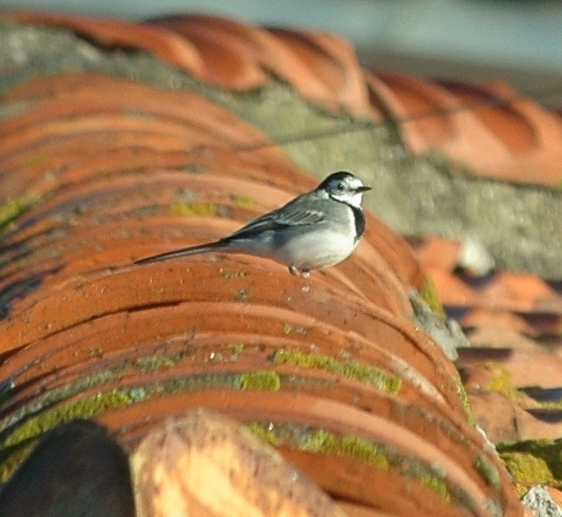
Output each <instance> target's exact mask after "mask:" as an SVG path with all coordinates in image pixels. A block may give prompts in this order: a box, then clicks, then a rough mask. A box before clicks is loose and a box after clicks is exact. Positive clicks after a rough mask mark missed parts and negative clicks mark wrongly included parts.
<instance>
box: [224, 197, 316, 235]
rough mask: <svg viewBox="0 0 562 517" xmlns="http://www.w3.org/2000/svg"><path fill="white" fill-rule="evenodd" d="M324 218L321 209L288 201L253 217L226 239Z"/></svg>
mask: <svg viewBox="0 0 562 517" xmlns="http://www.w3.org/2000/svg"><path fill="white" fill-rule="evenodd" d="M324 218H325V215H324V212H323V211H320V210H310V209H305V208H299V207H298V206H294V205H292V204H291V203H289V204H288V205H285V206H283V207H281V208H280V209H278V210H275V211H274V212H270V213H268V214H265V215H262V216H261V217H258V218H257V219H254V220H253V221H252V222H250V223H249V224H247V225H246V226H244V227H243V228H240V230H238V231H237V232H235V233H233V234H232V235H230V236H229V237H228V239H231V238H237V239H240V238H242V239H244V238H251V237H254V236H255V235H258V234H262V233H263V232H267V231H276V230H283V229H286V228H290V227H293V226H307V225H313V224H318V223H320V222H321V221H323V220H324Z"/></svg>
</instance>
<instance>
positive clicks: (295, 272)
mask: <svg viewBox="0 0 562 517" xmlns="http://www.w3.org/2000/svg"><path fill="white" fill-rule="evenodd" d="M289 271H290V272H291V274H292V275H297V276H300V277H302V278H308V277H309V276H310V271H309V270H308V269H303V270H302V271H300V270H299V268H298V267H297V266H289Z"/></svg>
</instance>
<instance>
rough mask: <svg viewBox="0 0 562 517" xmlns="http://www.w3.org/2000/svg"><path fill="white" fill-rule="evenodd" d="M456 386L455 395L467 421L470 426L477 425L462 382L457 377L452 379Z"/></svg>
mask: <svg viewBox="0 0 562 517" xmlns="http://www.w3.org/2000/svg"><path fill="white" fill-rule="evenodd" d="M454 382H455V384H456V387H457V395H458V397H459V401H460V403H461V406H462V408H463V409H464V412H465V413H466V416H467V418H468V422H469V423H470V425H471V426H472V427H476V426H477V422H476V418H474V414H473V413H472V408H471V407H470V400H468V393H467V392H466V390H465V389H464V386H463V384H462V382H461V381H460V380H458V379H455V380H454Z"/></svg>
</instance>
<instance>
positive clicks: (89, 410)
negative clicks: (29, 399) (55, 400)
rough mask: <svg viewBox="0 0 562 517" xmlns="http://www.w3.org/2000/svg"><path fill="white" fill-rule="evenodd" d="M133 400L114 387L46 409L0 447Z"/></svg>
mask: <svg viewBox="0 0 562 517" xmlns="http://www.w3.org/2000/svg"><path fill="white" fill-rule="evenodd" d="M132 402H133V399H132V398H131V397H130V396H129V394H128V393H127V392H126V391H122V390H118V389H113V390H111V391H108V392H105V393H103V392H100V393H97V394H96V395H91V396H89V397H86V398H83V399H79V400H77V401H75V402H72V403H70V404H64V405H61V406H59V407H56V408H54V409H47V410H44V411H43V412H41V413H39V414H38V415H36V416H32V417H30V418H28V419H26V420H24V421H23V423H21V424H20V425H18V426H17V428H16V429H15V431H13V432H12V433H11V434H10V435H9V436H8V437H7V438H6V440H4V442H3V443H2V444H1V446H0V449H2V448H4V447H9V446H12V445H16V444H18V443H20V442H24V441H26V440H29V439H30V438H35V437H37V436H40V435H41V434H43V433H45V432H46V431H48V430H49V429H52V428H53V427H55V426H57V425H59V424H62V423H64V422H69V421H70V420H73V419H75V418H90V417H92V416H94V415H97V414H99V413H102V412H104V411H107V410H109V409H115V408H119V407H123V406H128V405H129V404H131V403H132Z"/></svg>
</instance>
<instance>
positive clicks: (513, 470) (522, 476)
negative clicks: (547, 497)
mask: <svg viewBox="0 0 562 517" xmlns="http://www.w3.org/2000/svg"><path fill="white" fill-rule="evenodd" d="M500 457H501V459H502V460H503V462H504V463H505V466H506V467H507V470H509V473H510V474H511V475H512V476H513V479H514V480H515V481H516V482H517V483H523V484H533V485H534V484H545V485H552V484H554V476H553V475H552V472H551V471H550V469H549V467H548V465H547V463H546V461H545V460H544V459H542V458H536V457H535V456H533V455H532V454H530V453H524V452H505V453H502V454H500Z"/></svg>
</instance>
